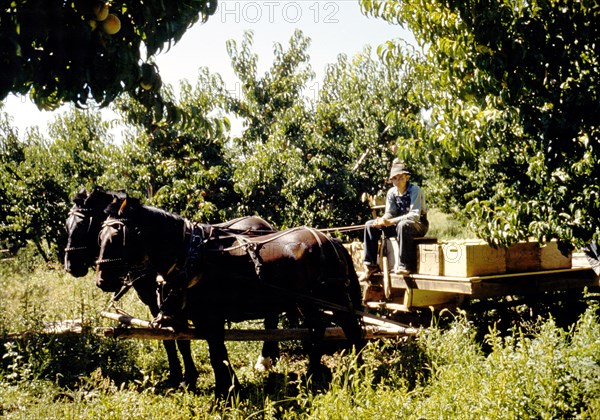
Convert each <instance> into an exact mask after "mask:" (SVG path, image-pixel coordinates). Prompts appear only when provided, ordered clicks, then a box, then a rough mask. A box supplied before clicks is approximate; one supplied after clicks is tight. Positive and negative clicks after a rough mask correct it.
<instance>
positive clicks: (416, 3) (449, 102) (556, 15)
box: [361, 0, 600, 246]
mask: <svg viewBox="0 0 600 420" xmlns="http://www.w3.org/2000/svg"><path fill="white" fill-rule="evenodd" d="M361 5H362V7H363V10H364V11H365V12H366V13H367V14H370V15H374V16H381V17H383V18H385V19H387V20H388V21H391V22H397V23H400V24H402V25H406V26H407V27H408V28H409V29H410V30H411V31H412V32H413V34H414V35H415V37H416V39H417V40H418V42H419V43H420V44H421V46H423V47H425V51H426V60H427V64H426V65H425V66H423V67H422V68H421V71H422V74H423V77H424V78H425V77H427V78H428V80H429V82H430V87H429V89H424V90H423V91H422V92H421V94H422V95H424V96H426V97H428V101H429V102H430V103H431V104H432V106H431V110H430V111H431V119H430V121H429V123H430V127H431V130H430V131H428V133H427V134H424V135H423V136H422V139H421V140H423V143H422V146H424V147H420V148H414V147H410V144H404V145H403V150H402V151H401V153H404V154H406V153H414V154H419V152H422V153H421V157H422V158H423V159H429V160H430V163H432V164H433V166H434V167H435V168H439V171H437V173H436V174H434V176H436V177H439V180H440V181H442V180H445V184H446V186H447V187H446V188H447V189H446V191H440V193H444V192H445V193H446V197H447V198H448V200H449V201H450V202H452V203H453V204H454V205H456V206H458V207H463V208H464V213H465V214H466V215H467V216H468V217H469V218H470V220H471V223H472V225H473V228H474V229H475V230H476V231H477V232H478V233H479V235H480V236H482V237H483V238H486V239H488V240H489V241H490V242H493V243H499V244H508V243H511V242H514V241H516V240H519V239H523V238H526V237H531V236H533V237H535V238H538V239H539V240H540V241H547V240H550V239H552V238H558V239H559V240H561V242H562V243H563V244H572V245H575V246H580V245H583V244H584V243H586V242H587V241H589V240H591V239H592V237H594V238H595V239H598V238H599V237H600V227H599V225H598V220H599V216H600V200H599V199H598V197H599V193H600V191H599V189H600V187H599V178H598V170H597V167H598V163H599V160H600V143H599V142H600V132H599V130H600V126H599V124H598V115H599V111H600V109H599V108H600V100H599V97H598V87H599V76H598V75H599V74H600V73H599V70H600V69H599V68H598V66H599V64H598V63H599V50H598V39H600V38H599V35H600V33H599V29H598V28H599V27H600V25H599V23H600V22H599V21H600V4H598V3H597V2H595V1H581V2H571V1H567V0H550V1H532V2H505V1H500V0H486V1H483V0H468V1H460V2H457V1H425V0H408V1H401V2H399V1H391V0H390V1H366V0H363V1H361ZM385 54H386V55H387V59H388V60H390V61H393V60H394V59H395V58H396V56H395V54H394V51H393V50H387V51H386V53H385ZM438 184H441V182H439V183H438Z"/></svg>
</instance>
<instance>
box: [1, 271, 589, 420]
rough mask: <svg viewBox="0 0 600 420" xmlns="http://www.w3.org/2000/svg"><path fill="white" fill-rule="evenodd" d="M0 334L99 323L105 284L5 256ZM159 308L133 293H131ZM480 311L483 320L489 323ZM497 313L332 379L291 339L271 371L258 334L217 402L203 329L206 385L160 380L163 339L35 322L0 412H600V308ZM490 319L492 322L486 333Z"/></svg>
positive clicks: (136, 310) (10, 359)
mask: <svg viewBox="0 0 600 420" xmlns="http://www.w3.org/2000/svg"><path fill="white" fill-rule="evenodd" d="M0 283H1V287H0V334H2V333H6V332H9V331H24V330H34V331H35V330H39V328H40V327H41V326H42V325H43V324H44V323H45V322H48V321H55V320H64V319H82V320H83V323H84V325H86V326H87V327H89V328H92V327H94V326H98V325H110V322H107V321H106V320H101V319H99V318H98V316H97V313H98V311H100V310H103V309H105V307H106V304H107V302H108V297H109V296H108V295H106V294H104V293H102V292H101V291H100V290H99V289H97V288H96V287H95V285H94V284H93V280H92V278H91V276H88V277H85V278H82V279H74V278H72V277H70V276H69V275H67V274H66V273H64V272H63V271H62V269H61V267H56V266H45V265H43V264H41V263H38V264H34V265H32V266H30V267H29V268H26V269H20V268H19V265H18V260H16V261H12V262H0ZM121 306H122V307H123V308H126V309H127V310H128V311H129V312H130V313H132V314H134V315H136V316H139V317H141V318H146V319H147V318H149V314H148V312H147V310H146V308H145V307H144V306H143V305H141V304H140V303H139V302H138V301H137V298H136V297H135V295H134V294H128V295H126V296H125V298H124V300H123V302H122V303H121ZM482 323H483V324H482ZM495 325H496V324H495V322H494V320H493V318H491V319H490V318H489V317H488V318H483V317H482V318H479V319H476V318H473V317H471V316H467V315H464V314H458V315H451V316H450V317H449V321H444V322H442V318H438V317H436V318H434V322H433V325H432V327H431V328H430V329H429V330H428V331H427V333H422V334H420V335H418V336H417V337H415V338H413V339H408V340H407V339H401V340H380V341H374V342H371V343H369V345H368V346H367V348H366V349H365V350H364V352H363V354H362V362H360V363H359V361H358V358H357V357H356V355H354V354H352V353H349V352H347V351H339V350H338V351H333V350H336V349H335V348H334V349H332V351H331V352H329V353H328V355H327V356H326V357H325V358H324V361H325V363H326V364H327V366H328V367H329V368H330V369H331V375H332V376H331V379H330V380H329V381H324V380H321V379H319V378H307V377H306V375H305V372H306V358H305V357H304V355H302V352H301V346H300V345H299V344H298V343H294V342H292V343H285V345H284V348H283V355H282V359H281V360H280V362H279V363H278V364H277V365H276V367H275V369H274V371H272V372H271V373H260V372H256V371H255V370H254V369H253V368H252V366H253V364H254V361H255V357H256V356H257V355H258V354H259V348H260V343H255V342H252V343H239V342H229V343H228V350H229V353H230V358H231V363H232V364H233V367H234V368H235V370H236V372H237V373H238V375H239V377H240V381H241V382H242V385H243V388H244V389H243V392H242V394H241V397H240V399H238V400H237V401H235V402H234V403H233V404H232V405H231V406H222V405H218V404H215V402H214V401H213V397H212V386H213V377H212V371H211V369H210V366H209V364H208V356H207V349H206V345H205V343H204V342H202V341H194V342H193V352H194V355H195V360H196V363H197V366H198V368H199V370H200V378H199V380H198V389H197V391H196V392H190V391H185V390H169V389H165V388H164V387H162V381H163V380H164V379H165V378H166V366H167V362H166V360H165V355H164V352H163V351H162V348H161V346H160V343H158V342H155V341H141V340H127V341H118V340H113V339H102V338H99V337H96V336H94V335H93V334H84V335H82V336H80V337H71V338H64V337H63V338H60V337H47V336H41V335H33V336H32V337H30V338H29V339H27V340H12V341H4V342H3V344H2V345H1V346H0V417H1V418H6V419H24V418H27V419H29V418H48V419H59V418H60V419H63V418H68V419H92V418H102V419H122V418H128V419H138V418H139V419H148V418H169V419H173V418H174V419H212V418H215V419H216V418H232V419H247V418H268V419H270V418H278V419H279V418H283V419H296V418H311V419H312V418H317V419H350V418H351V419H389V418H407V419H430V418H443V419H454V418H456V419H482V418H488V419H528V418H535V419H559V418H579V419H594V418H599V417H600V399H599V398H598V395H600V341H599V340H598V337H600V319H599V318H598V308H597V307H596V306H594V305H592V306H589V307H588V308H587V310H585V311H584V313H583V315H581V316H580V317H579V318H578V320H577V323H576V324H574V325H573V326H572V327H570V328H568V329H564V328H561V326H559V325H558V323H557V322H556V321H555V320H553V319H552V318H545V319H537V320H530V321H529V322H527V323H521V324H519V325H515V324H513V326H512V327H511V328H510V329H506V330H504V331H500V330H499V329H498V328H496V327H495ZM482 329H484V330H485V331H487V334H482V333H481V331H482Z"/></svg>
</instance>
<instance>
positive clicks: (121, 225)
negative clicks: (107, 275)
mask: <svg viewBox="0 0 600 420" xmlns="http://www.w3.org/2000/svg"><path fill="white" fill-rule="evenodd" d="M126 222H127V219H113V218H110V217H109V218H108V219H106V220H105V221H104V222H103V223H102V228H101V229H100V235H102V231H103V230H105V229H106V228H108V227H110V228H113V229H115V230H116V231H117V232H119V231H122V232H123V249H124V250H126V249H127V237H128V232H129V230H130V229H129V228H128V227H127V223H126ZM117 263H122V265H124V266H126V267H130V266H131V263H130V262H129V260H128V258H126V257H125V256H123V257H118V258H102V259H97V260H96V266H102V265H103V266H107V265H109V264H110V265H115V266H118V265H119V264H117Z"/></svg>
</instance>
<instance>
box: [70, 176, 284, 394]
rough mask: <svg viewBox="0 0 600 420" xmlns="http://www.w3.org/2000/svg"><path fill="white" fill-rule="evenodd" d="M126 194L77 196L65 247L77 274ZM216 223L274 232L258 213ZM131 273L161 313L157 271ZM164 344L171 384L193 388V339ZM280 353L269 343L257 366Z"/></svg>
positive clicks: (132, 282) (269, 323)
mask: <svg viewBox="0 0 600 420" xmlns="http://www.w3.org/2000/svg"><path fill="white" fill-rule="evenodd" d="M124 197H125V195H124V194H122V193H118V192H112V191H104V190H103V189H102V188H100V187H96V188H94V190H92V192H90V193H88V192H87V191H86V190H85V189H82V190H81V191H79V192H78V193H77V194H76V195H75V196H74V197H73V207H72V208H71V211H70V212H69V216H68V218H67V220H66V223H65V225H66V229H67V233H68V241H67V247H66V249H65V260H64V267H65V270H66V271H67V272H69V273H70V274H72V275H73V276H74V277H82V276H84V275H86V274H87V272H88V270H89V268H90V267H91V266H93V265H94V262H95V261H96V259H97V257H98V254H99V252H100V245H99V243H98V235H99V233H100V229H101V226H102V223H103V222H104V221H105V220H106V218H107V215H106V214H105V213H104V209H105V208H106V207H107V206H108V205H109V204H110V203H111V202H112V201H113V200H114V199H118V198H121V199H122V198H124ZM215 226H219V227H221V228H224V229H230V230H231V231H233V232H238V233H243V234H246V235H255V234H256V235H257V234H263V233H265V232H273V231H274V229H273V227H272V226H271V225H270V224H269V223H267V222H266V221H264V220H263V219H261V218H259V217H255V216H251V217H242V218H239V219H235V220H230V221H228V222H224V223H221V224H218V225H215ZM128 274H129V275H127V276H126V277H125V278H127V279H128V280H126V281H127V282H128V285H129V286H131V287H133V289H134V290H135V291H136V293H137V295H138V297H139V298H140V300H141V301H142V302H143V303H144V304H145V305H146V306H148V308H149V310H150V313H151V314H152V316H154V317H156V316H158V314H159V313H160V303H161V299H160V293H159V292H160V289H158V290H157V281H156V277H157V276H156V274H157V273H156V271H155V270H153V269H151V268H150V267H149V266H145V267H141V268H140V269H139V270H136V271H134V272H131V273H128ZM125 278H124V279H123V280H124V281H125ZM123 290H125V289H123V288H119V290H116V289H115V290H110V291H111V292H115V293H117V292H121V293H122V292H123ZM157 295H158V296H157ZM277 323H278V319H277V318H271V319H268V320H265V326H266V327H267V328H277ZM163 345H164V348H165V351H166V353H167V360H168V363H169V380H168V383H169V385H171V386H180V385H181V386H188V387H193V386H194V385H195V382H196V378H197V376H198V373H197V370H196V367H195V364H194V360H193V357H192V352H191V348H190V342H189V341H188V340H177V341H176V342H175V341H172V340H165V341H163ZM178 349H179V353H180V354H181V357H182V360H183V365H184V370H182V367H181V364H180V362H179V358H178V356H177V350H178ZM278 354H279V347H278V346H277V343H276V342H265V343H264V346H263V350H262V353H261V356H260V357H259V360H258V362H257V365H256V367H257V368H261V369H268V368H269V367H270V365H271V364H272V360H274V359H276V358H277V356H278ZM184 372H185V374H184Z"/></svg>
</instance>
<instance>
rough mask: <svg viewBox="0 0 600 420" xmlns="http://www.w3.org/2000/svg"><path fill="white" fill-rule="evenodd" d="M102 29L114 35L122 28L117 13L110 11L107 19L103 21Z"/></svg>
mask: <svg viewBox="0 0 600 420" xmlns="http://www.w3.org/2000/svg"><path fill="white" fill-rule="evenodd" d="M102 29H104V32H106V33H107V34H108V35H114V34H116V33H117V32H119V31H120V30H121V21H120V20H119V18H118V17H116V16H115V15H113V14H112V13H109V14H108V16H107V18H106V20H104V22H102Z"/></svg>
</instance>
